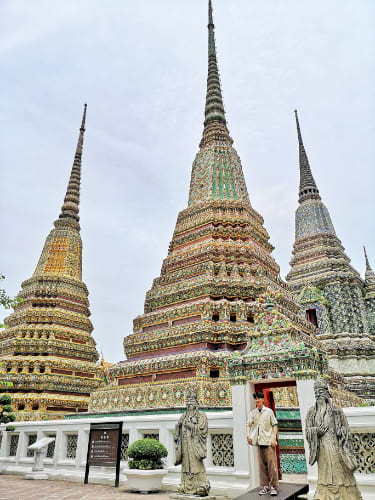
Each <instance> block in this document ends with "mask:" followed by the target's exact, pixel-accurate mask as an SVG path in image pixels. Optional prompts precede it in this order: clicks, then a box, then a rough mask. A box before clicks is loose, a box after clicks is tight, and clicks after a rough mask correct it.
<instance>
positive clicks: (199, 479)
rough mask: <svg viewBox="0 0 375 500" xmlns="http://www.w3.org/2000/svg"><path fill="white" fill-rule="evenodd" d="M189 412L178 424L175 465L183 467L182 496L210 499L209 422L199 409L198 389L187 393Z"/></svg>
mask: <svg viewBox="0 0 375 500" xmlns="http://www.w3.org/2000/svg"><path fill="white" fill-rule="evenodd" d="M186 408H187V409H186V411H185V413H183V414H182V415H181V417H180V419H179V421H178V423H177V424H176V428H175V436H174V439H175V443H176V461H175V465H179V464H181V466H182V467H181V484H180V485H179V487H178V491H179V493H184V494H190V495H198V496H207V495H208V492H209V491H210V483H209V481H208V479H207V474H206V468H205V466H204V463H203V459H204V458H206V455H207V434H208V421H207V416H206V415H205V413H204V412H203V411H200V410H199V406H198V399H197V392H196V389H194V388H193V389H190V390H188V392H187V394H186Z"/></svg>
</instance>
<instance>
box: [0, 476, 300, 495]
mask: <svg viewBox="0 0 375 500" xmlns="http://www.w3.org/2000/svg"><path fill="white" fill-rule="evenodd" d="M283 480H284V481H286V482H290V483H304V482H306V476H305V475H302V474H301V475H284V477H283ZM169 495H170V493H150V494H148V495H141V494H137V493H127V492H126V490H125V488H124V487H123V486H122V487H121V486H120V487H119V488H114V487H113V486H103V485H101V484H85V485H83V484H82V483H72V482H68V481H50V480H48V481H27V480H25V479H23V477H22V476H17V475H5V474H0V500H118V499H120V498H121V499H122V500H146V499H147V500H169Z"/></svg>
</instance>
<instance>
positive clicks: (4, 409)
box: [0, 394, 16, 424]
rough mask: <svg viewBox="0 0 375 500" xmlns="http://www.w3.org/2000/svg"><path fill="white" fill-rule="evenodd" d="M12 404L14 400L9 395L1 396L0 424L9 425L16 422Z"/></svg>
mask: <svg viewBox="0 0 375 500" xmlns="http://www.w3.org/2000/svg"><path fill="white" fill-rule="evenodd" d="M11 402H12V398H11V397H10V396H9V394H1V395H0V424H8V423H9V422H14V421H15V420H16V416H15V414H14V413H13V406H12V405H11V404H10V403H11Z"/></svg>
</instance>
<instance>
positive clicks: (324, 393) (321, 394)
mask: <svg viewBox="0 0 375 500" xmlns="http://www.w3.org/2000/svg"><path fill="white" fill-rule="evenodd" d="M314 393H315V397H316V399H317V401H319V400H325V401H328V399H329V392H328V389H327V388H326V387H322V386H319V385H318V386H315V387H314Z"/></svg>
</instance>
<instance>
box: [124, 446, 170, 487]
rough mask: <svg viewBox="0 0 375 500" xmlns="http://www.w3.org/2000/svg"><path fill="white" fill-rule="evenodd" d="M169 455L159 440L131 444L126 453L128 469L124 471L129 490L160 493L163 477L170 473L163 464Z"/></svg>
mask: <svg viewBox="0 0 375 500" xmlns="http://www.w3.org/2000/svg"><path fill="white" fill-rule="evenodd" d="M167 455H168V452H167V450H166V448H165V446H164V445H163V444H161V443H160V442H159V441H158V440H157V439H149V438H145V439H139V440H138V441H135V442H134V443H133V444H131V445H130V446H129V448H128V450H127V452H126V457H127V458H128V468H127V469H124V470H123V472H124V473H125V474H126V479H127V482H128V489H129V490H130V491H134V492H141V493H150V492H153V491H160V489H161V483H162V480H163V477H164V476H166V475H167V473H168V471H166V470H165V469H163V462H162V458H164V457H166V456H167Z"/></svg>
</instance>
